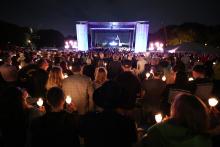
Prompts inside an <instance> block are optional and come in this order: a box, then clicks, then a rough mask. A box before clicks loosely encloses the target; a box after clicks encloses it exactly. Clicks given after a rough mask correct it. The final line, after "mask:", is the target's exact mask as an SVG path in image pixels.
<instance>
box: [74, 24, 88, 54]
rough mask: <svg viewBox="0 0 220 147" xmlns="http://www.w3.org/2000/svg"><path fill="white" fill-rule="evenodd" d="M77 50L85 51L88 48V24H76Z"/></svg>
mask: <svg viewBox="0 0 220 147" xmlns="http://www.w3.org/2000/svg"><path fill="white" fill-rule="evenodd" d="M76 33H77V41H78V42H77V44H78V50H80V51H87V50H88V48H89V46H88V24H76Z"/></svg>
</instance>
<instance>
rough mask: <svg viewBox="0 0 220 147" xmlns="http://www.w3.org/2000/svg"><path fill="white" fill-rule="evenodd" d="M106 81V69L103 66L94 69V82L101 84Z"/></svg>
mask: <svg viewBox="0 0 220 147" xmlns="http://www.w3.org/2000/svg"><path fill="white" fill-rule="evenodd" d="M105 81H107V70H106V69H105V68H104V67H98V68H96V70H95V82H96V83H98V84H103V83H104V82H105Z"/></svg>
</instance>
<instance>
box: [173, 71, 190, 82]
mask: <svg viewBox="0 0 220 147" xmlns="http://www.w3.org/2000/svg"><path fill="white" fill-rule="evenodd" d="M187 82H188V76H187V73H186V72H184V71H179V72H177V73H176V79H175V84H186V83H187Z"/></svg>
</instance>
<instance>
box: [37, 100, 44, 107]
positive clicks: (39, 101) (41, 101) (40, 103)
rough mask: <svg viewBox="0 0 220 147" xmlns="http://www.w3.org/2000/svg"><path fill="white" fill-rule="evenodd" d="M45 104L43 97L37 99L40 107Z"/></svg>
mask: <svg viewBox="0 0 220 147" xmlns="http://www.w3.org/2000/svg"><path fill="white" fill-rule="evenodd" d="M43 104H44V101H43V99H42V98H39V99H38V101H37V105H38V106H39V107H41V106H43Z"/></svg>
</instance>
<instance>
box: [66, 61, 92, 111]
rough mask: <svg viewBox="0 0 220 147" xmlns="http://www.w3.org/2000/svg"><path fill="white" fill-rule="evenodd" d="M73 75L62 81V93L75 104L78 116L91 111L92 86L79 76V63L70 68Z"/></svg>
mask: <svg viewBox="0 0 220 147" xmlns="http://www.w3.org/2000/svg"><path fill="white" fill-rule="evenodd" d="M72 70H73V75H72V76H69V77H68V78H66V79H64V80H63V84H62V85H63V87H62V89H63V91H64V93H65V95H69V96H71V98H72V100H73V102H74V103H75V104H76V107H77V110H78V112H79V114H80V115H83V114H85V113H87V112H89V111H91V110H93V100H92V94H93V86H92V81H91V79H90V78H88V77H87V76H85V75H82V74H81V65H80V63H77V62H74V63H73V66H72Z"/></svg>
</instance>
